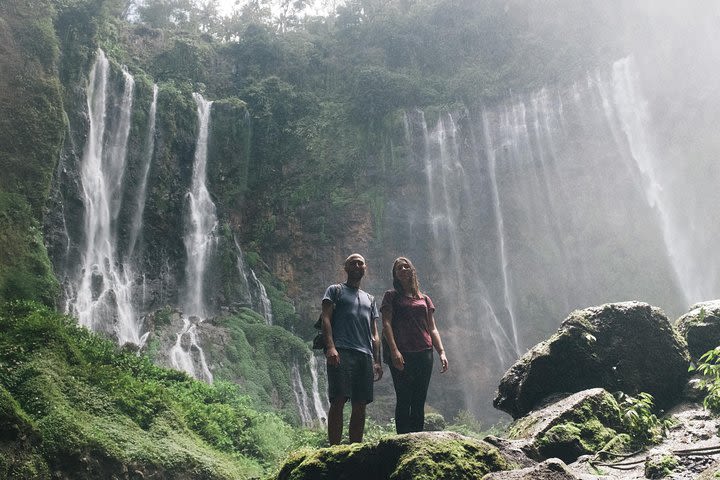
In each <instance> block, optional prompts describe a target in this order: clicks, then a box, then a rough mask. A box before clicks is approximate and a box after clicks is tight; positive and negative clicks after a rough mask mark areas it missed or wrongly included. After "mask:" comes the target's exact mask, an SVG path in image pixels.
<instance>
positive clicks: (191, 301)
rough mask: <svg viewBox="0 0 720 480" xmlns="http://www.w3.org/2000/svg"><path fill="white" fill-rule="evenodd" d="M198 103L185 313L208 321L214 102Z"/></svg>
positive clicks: (212, 239) (213, 225) (187, 236)
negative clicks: (209, 167)
mask: <svg viewBox="0 0 720 480" xmlns="http://www.w3.org/2000/svg"><path fill="white" fill-rule="evenodd" d="M193 98H194V99H195V102H196V103H197V107H198V108H197V112H198V122H199V125H198V136H197V143H196V145H195V160H194V165H193V174H192V183H191V185H190V191H189V192H188V194H187V198H188V218H187V222H188V229H187V232H186V234H185V238H184V241H185V252H186V254H187V264H186V268H185V275H186V292H185V302H184V311H185V313H186V314H187V315H195V316H198V317H200V318H206V316H207V312H206V307H205V298H204V286H205V273H206V268H207V261H208V258H209V257H210V255H211V253H212V252H213V250H214V248H215V245H216V243H217V237H216V228H217V225H218V221H217V216H216V214H215V204H214V203H213V201H212V199H211V198H210V192H208V189H207V186H206V184H205V181H206V177H207V141H208V132H209V126H210V110H211V108H212V102H209V101H207V100H205V99H204V98H203V97H202V95H200V94H199V93H193Z"/></svg>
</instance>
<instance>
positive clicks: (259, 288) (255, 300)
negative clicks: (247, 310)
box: [233, 237, 273, 325]
mask: <svg viewBox="0 0 720 480" xmlns="http://www.w3.org/2000/svg"><path fill="white" fill-rule="evenodd" d="M233 240H234V242H235V250H237V269H238V273H239V274H240V279H241V281H242V282H243V287H244V290H245V291H246V292H247V295H248V297H249V298H248V300H249V301H250V303H251V304H252V305H253V308H254V309H255V310H256V311H258V312H259V313H260V314H261V315H262V316H263V318H264V319H265V323H267V324H268V325H272V324H273V314H272V305H271V304H270V299H269V298H268V296H267V290H265V285H263V284H262V282H261V281H260V279H259V278H257V275H255V271H254V270H253V269H248V268H246V266H245V261H244V260H243V252H242V249H241V248H240V244H239V243H238V241H237V238H234V237H233ZM248 270H249V271H250V273H249V274H248ZM248 277H249V278H248ZM251 283H252V285H251Z"/></svg>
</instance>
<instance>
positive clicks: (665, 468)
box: [645, 455, 680, 478]
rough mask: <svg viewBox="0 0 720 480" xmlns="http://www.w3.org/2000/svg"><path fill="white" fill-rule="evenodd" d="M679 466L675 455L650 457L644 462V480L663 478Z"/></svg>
mask: <svg viewBox="0 0 720 480" xmlns="http://www.w3.org/2000/svg"><path fill="white" fill-rule="evenodd" d="M679 466H680V462H679V459H678V457H676V456H675V455H662V456H658V457H650V458H648V459H647V461H646V462H645V478H665V477H667V476H668V475H670V474H672V472H673V471H674V470H675V469H676V468H677V467H679Z"/></svg>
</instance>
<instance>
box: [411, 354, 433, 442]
mask: <svg viewBox="0 0 720 480" xmlns="http://www.w3.org/2000/svg"><path fill="white" fill-rule="evenodd" d="M406 362H407V357H406ZM410 363H411V364H412V375H411V378H412V384H411V391H410V418H409V423H410V425H409V426H410V431H411V432H422V431H423V428H424V427H425V400H426V398H427V391H428V387H429V386H430V377H431V376H432V367H433V351H432V350H424V351H422V352H413V353H412V355H411V356H410ZM406 368H407V363H406Z"/></svg>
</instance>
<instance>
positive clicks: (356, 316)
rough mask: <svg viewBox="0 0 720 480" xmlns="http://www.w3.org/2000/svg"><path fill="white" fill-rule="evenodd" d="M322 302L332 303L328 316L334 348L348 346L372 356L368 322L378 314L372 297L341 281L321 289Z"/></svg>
mask: <svg viewBox="0 0 720 480" xmlns="http://www.w3.org/2000/svg"><path fill="white" fill-rule="evenodd" d="M338 289H339V292H338ZM325 301H330V302H332V303H334V304H335V308H334V309H333V316H332V332H333V335H332V336H333V341H334V342H335V348H350V349H353V350H358V351H360V352H363V353H365V354H366V355H370V356H372V354H373V353H372V352H373V347H372V335H371V333H370V332H371V330H370V325H371V323H370V322H374V321H376V320H377V318H378V317H379V315H378V313H377V312H378V310H377V306H376V305H375V299H374V298H373V297H372V296H371V295H370V294H368V293H367V292H365V291H363V290H360V289H359V288H352V287H349V286H348V285H346V284H344V283H341V284H339V287H338V285H330V286H329V287H328V288H327V290H325V296H324V297H323V302H325Z"/></svg>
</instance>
